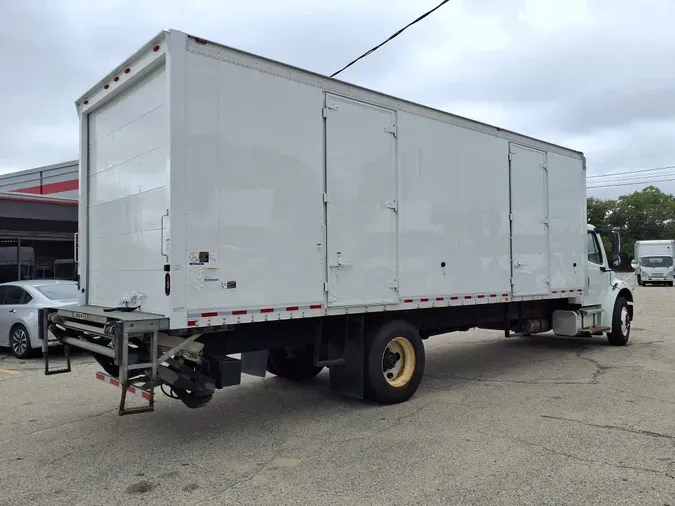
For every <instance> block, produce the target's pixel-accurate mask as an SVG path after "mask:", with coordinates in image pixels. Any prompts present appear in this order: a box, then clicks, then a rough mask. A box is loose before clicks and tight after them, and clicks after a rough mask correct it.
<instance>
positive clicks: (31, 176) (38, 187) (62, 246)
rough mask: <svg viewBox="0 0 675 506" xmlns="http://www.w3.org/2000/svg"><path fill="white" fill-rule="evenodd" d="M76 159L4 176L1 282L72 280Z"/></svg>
mask: <svg viewBox="0 0 675 506" xmlns="http://www.w3.org/2000/svg"><path fill="white" fill-rule="evenodd" d="M77 206H78V162H77V160H75V161H71V162H65V163H59V164H55V165H49V166H46V167H38V168H35V169H30V170H25V171H21V172H14V173H11V174H6V175H2V176H0V282H6V281H15V280H17V279H36V278H37V279H39V278H54V277H57V278H73V277H74V275H75V273H76V269H75V264H74V259H73V256H74V246H75V243H74V239H75V233H76V232H77Z"/></svg>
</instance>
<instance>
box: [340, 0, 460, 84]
mask: <svg viewBox="0 0 675 506" xmlns="http://www.w3.org/2000/svg"><path fill="white" fill-rule="evenodd" d="M449 1H450V0H443V1H442V2H441V3H440V4H438V5H437V6H436V7H434V8H433V9H431V10H430V11H427V12H425V13H424V14H422V15H421V16H420V17H419V18H417V19H416V20H415V21H412V22H410V23H408V24H407V25H405V26H404V27H403V28H401V29H400V30H399V31H397V32H396V33H394V34H393V35H392V36H390V37H389V38H388V39H386V40H385V41H383V42H381V43H380V44H378V45H377V46H375V47H374V48H372V49H370V50H368V51H366V52H365V53H363V54H362V55H361V56H359V57H358V58H356V59H355V60H353V61H351V62H349V63H348V64H347V65H345V66H344V67H342V68H341V69H340V70H338V71H337V72H335V73H333V74H331V77H335V76H336V75H338V74H339V73H340V72H342V71H343V70H347V69H348V68H349V67H351V66H352V65H354V64H355V63H356V62H357V61H359V60H361V59H362V58H365V57H366V56H368V55H369V54H371V53H374V52H375V51H377V50H378V49H380V48H381V47H382V46H384V45H385V44H386V43H387V42H389V41H390V40H392V39H395V38H396V37H398V36H399V35H401V34H402V33H403V32H404V31H406V30H407V29H408V28H410V27H411V26H412V25H414V24H415V23H419V22H420V21H422V20H423V19H424V18H426V17H427V16H428V15H429V14H431V13H433V12H434V11H437V10H438V9H440V8H441V7H443V6H444V5H445V4H447V3H448V2H449Z"/></svg>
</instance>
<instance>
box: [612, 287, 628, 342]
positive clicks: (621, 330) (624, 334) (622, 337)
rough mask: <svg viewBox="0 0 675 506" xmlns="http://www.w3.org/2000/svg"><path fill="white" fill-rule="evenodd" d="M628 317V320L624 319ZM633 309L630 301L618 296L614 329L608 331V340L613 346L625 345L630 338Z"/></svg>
mask: <svg viewBox="0 0 675 506" xmlns="http://www.w3.org/2000/svg"><path fill="white" fill-rule="evenodd" d="M623 318H626V321H625V322H624V321H623ZM631 319H632V316H631V311H630V307H629V306H628V301H627V300H626V299H624V298H623V297H617V299H616V302H615V303H614V312H613V313H612V330H611V332H608V333H607V340H608V341H609V344H611V345H612V346H625V345H626V344H627V343H628V339H629V338H630V325H631Z"/></svg>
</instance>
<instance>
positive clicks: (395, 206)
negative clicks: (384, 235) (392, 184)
mask: <svg viewBox="0 0 675 506" xmlns="http://www.w3.org/2000/svg"><path fill="white" fill-rule="evenodd" d="M384 207H385V208H386V209H392V210H393V211H394V212H395V213H397V212H398V202H397V201H396V200H387V201H386V202H385V203H384Z"/></svg>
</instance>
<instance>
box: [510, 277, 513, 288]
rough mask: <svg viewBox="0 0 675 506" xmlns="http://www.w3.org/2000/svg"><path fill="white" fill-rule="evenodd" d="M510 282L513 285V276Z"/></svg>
mask: <svg viewBox="0 0 675 506" xmlns="http://www.w3.org/2000/svg"><path fill="white" fill-rule="evenodd" d="M509 282H510V283H511V286H513V278H511V279H510V280H509Z"/></svg>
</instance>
